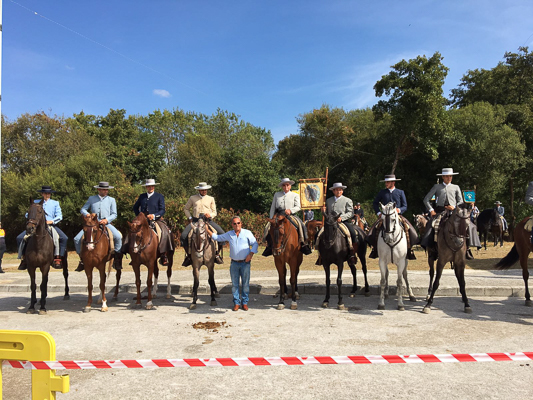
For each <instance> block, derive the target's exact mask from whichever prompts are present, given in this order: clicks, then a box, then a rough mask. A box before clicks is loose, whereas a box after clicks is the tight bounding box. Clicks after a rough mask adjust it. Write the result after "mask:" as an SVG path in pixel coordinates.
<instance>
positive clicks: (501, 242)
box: [500, 226, 503, 247]
mask: <svg viewBox="0 0 533 400" xmlns="http://www.w3.org/2000/svg"><path fill="white" fill-rule="evenodd" d="M500 247H503V226H502V228H501V229H500Z"/></svg>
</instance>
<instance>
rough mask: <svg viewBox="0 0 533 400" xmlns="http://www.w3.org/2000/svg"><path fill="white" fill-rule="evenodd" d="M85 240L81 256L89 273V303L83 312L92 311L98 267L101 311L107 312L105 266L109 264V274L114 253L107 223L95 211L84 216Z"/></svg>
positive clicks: (115, 298)
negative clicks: (99, 219) (95, 270)
mask: <svg viewBox="0 0 533 400" xmlns="http://www.w3.org/2000/svg"><path fill="white" fill-rule="evenodd" d="M83 235H84V236H83V242H82V247H81V253H80V257H81V259H82V261H83V265H84V267H85V275H87V291H88V294H89V298H88V300H87V305H86V306H85V308H84V309H83V312H85V313H87V312H90V311H91V306H92V302H93V270H94V268H96V269H97V270H98V272H99V273H100V298H99V300H98V304H100V302H101V303H102V308H101V309H100V311H102V312H106V311H107V310H108V307H107V299H106V296H105V282H106V272H105V266H106V263H109V264H108V268H107V271H108V275H109V272H110V271H111V264H112V263H113V255H112V252H111V248H110V243H109V235H108V233H107V228H106V227H105V225H101V224H99V223H98V216H97V215H96V214H94V213H92V214H86V215H85V216H84V217H83ZM120 276H121V270H118V271H117V274H116V278H117V284H116V286H115V294H114V296H113V300H114V301H116V300H117V296H118V290H119V283H120Z"/></svg>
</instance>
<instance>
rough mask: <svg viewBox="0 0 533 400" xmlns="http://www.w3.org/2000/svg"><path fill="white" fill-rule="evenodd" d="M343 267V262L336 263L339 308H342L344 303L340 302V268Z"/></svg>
mask: <svg viewBox="0 0 533 400" xmlns="http://www.w3.org/2000/svg"><path fill="white" fill-rule="evenodd" d="M343 268H344V262H339V263H338V264H337V271H338V272H337V290H338V297H339V301H338V302H337V308H338V309H339V310H344V304H343V302H342V270H343Z"/></svg>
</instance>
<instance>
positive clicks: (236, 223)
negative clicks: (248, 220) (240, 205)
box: [233, 222, 241, 225]
mask: <svg viewBox="0 0 533 400" xmlns="http://www.w3.org/2000/svg"><path fill="white" fill-rule="evenodd" d="M240 224H241V222H233V225H240Z"/></svg>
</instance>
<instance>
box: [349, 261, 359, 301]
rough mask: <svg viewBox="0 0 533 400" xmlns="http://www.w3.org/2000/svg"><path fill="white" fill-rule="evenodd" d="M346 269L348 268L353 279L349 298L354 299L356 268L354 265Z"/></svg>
mask: <svg viewBox="0 0 533 400" xmlns="http://www.w3.org/2000/svg"><path fill="white" fill-rule="evenodd" d="M348 267H350V271H351V272H352V277H353V286H352V291H351V292H350V297H355V293H356V292H357V268H355V265H351V264H348Z"/></svg>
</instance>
